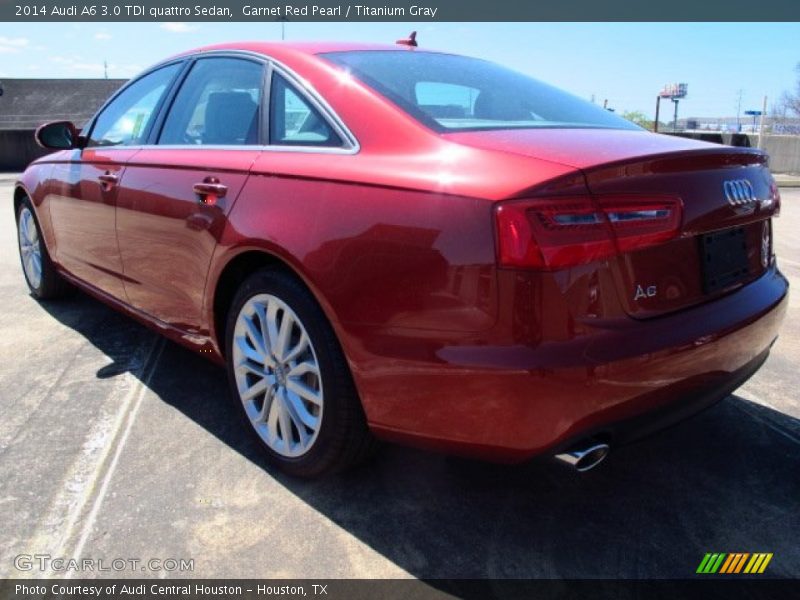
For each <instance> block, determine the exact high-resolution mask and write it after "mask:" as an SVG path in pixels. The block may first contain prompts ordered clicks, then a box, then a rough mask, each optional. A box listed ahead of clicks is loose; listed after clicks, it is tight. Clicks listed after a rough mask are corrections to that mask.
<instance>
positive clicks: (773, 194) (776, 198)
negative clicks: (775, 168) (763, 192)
mask: <svg viewBox="0 0 800 600" xmlns="http://www.w3.org/2000/svg"><path fill="white" fill-rule="evenodd" d="M769 199H770V203H771V204H772V206H773V207H774V208H773V213H772V216H773V217H777V216H778V215H779V214H781V191H780V190H779V189H778V184H777V183H775V180H774V179H773V180H772V183H770V184H769Z"/></svg>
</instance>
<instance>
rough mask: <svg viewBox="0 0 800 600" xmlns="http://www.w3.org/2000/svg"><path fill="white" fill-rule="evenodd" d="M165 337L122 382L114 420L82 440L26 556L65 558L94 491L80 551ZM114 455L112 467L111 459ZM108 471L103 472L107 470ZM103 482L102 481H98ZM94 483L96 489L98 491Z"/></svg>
mask: <svg viewBox="0 0 800 600" xmlns="http://www.w3.org/2000/svg"><path fill="white" fill-rule="evenodd" d="M164 346H165V341H164V338H162V337H160V336H158V337H156V338H154V340H153V342H152V344H151V345H150V347H149V349H148V350H147V352H146V355H145V360H144V361H143V362H142V366H141V368H140V369H139V371H138V372H137V373H132V374H125V375H123V376H122V377H120V380H121V381H122V382H123V383H124V384H125V385H126V386H129V387H128V389H127V393H126V394H125V396H124V398H123V399H122V401H121V402H120V404H119V410H117V412H116V414H115V415H114V417H113V418H105V419H101V420H100V421H99V422H98V423H97V424H96V425H95V426H94V427H93V428H92V430H91V431H90V432H89V435H87V436H86V441H85V442H84V444H83V447H82V449H81V453H80V455H79V456H78V458H77V459H76V460H75V462H74V463H73V465H72V467H71V468H70V470H69V473H68V475H67V477H66V478H65V479H64V480H63V483H62V484H61V486H60V491H59V493H58V495H57V497H56V498H55V500H54V501H53V503H52V504H51V506H50V509H49V510H48V511H47V513H45V515H44V516H43V517H42V518H41V519H40V520H39V525H38V527H37V529H36V532H35V533H34V535H32V536H31V538H30V541H29V543H28V544H27V545H28V548H29V549H30V550H31V552H30V554H49V555H50V556H52V557H54V558H55V557H58V558H66V557H67V554H66V553H67V552H68V548H69V546H70V541H71V540H72V539H74V537H75V529H76V527H77V526H78V524H79V521H80V517H81V515H82V514H83V513H84V512H85V509H86V506H87V505H88V503H89V502H90V500H91V499H92V495H93V493H94V492H95V490H97V491H98V494H97V496H96V498H95V502H94V505H93V506H92V509H91V511H90V513H89V515H88V518H87V519H86V521H85V522H84V525H83V526H82V527H81V529H80V531H79V532H78V533H79V534H80V538H79V542H78V546H76V552H72V553H70V555H72V556H76V555H77V551H79V550H81V549H82V548H83V544H84V543H85V541H86V538H87V537H88V531H89V530H90V529H91V526H92V524H93V523H94V519H95V518H96V515H97V510H98V509H99V504H100V502H101V499H102V495H103V494H104V493H105V491H106V489H107V487H108V481H109V480H110V478H111V475H112V474H113V471H114V469H115V468H116V464H117V460H118V458H119V455H120V453H121V452H122V448H123V447H124V445H125V442H126V440H127V438H128V434H129V432H130V428H131V425H132V423H133V419H134V418H135V416H136V413H137V412H138V408H139V406H140V404H141V401H142V398H143V397H144V395H145V392H146V390H147V385H148V384H149V382H150V379H151V377H152V375H153V372H154V371H155V369H156V366H157V364H158V359H159V358H160V356H161V353H162V351H163V349H164ZM112 453H113V457H112V458H111V462H110V463H109V460H108V458H109V456H111V455H112ZM106 464H108V468H107V469H105V471H104V467H105V465H106ZM101 478H102V482H101ZM98 483H99V484H100V487H99V488H98ZM54 574H56V573H55V572H53V571H52V570H47V571H44V572H41V571H34V570H31V571H27V572H22V573H19V572H16V571H15V572H14V576H15V577H25V578H40V577H52V576H53V575H54Z"/></svg>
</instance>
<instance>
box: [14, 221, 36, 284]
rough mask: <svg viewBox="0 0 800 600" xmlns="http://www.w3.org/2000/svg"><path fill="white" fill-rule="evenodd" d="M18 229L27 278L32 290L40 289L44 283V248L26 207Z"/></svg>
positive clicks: (34, 222) (20, 250) (23, 266)
mask: <svg viewBox="0 0 800 600" xmlns="http://www.w3.org/2000/svg"><path fill="white" fill-rule="evenodd" d="M17 227H18V234H19V235H18V237H19V252H20V255H21V256H22V268H23V269H24V270H25V277H27V278H28V283H29V284H30V285H31V287H32V288H38V287H39V285H40V284H41V282H42V246H41V241H40V239H39V230H38V228H37V227H36V221H35V220H34V218H33V213H31V211H30V209H29V208H27V207H24V208H23V209H22V210H21V211H20V213H19V222H18V224H17Z"/></svg>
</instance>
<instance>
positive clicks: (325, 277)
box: [13, 39, 788, 477]
mask: <svg viewBox="0 0 800 600" xmlns="http://www.w3.org/2000/svg"><path fill="white" fill-rule="evenodd" d="M404 42H405V43H403V44H401V45H387V46H373V45H358V44H324V43H316V44H285V45H284V44H267V43H235V44H225V45H218V46H212V47H206V48H202V49H199V50H194V51H191V52H186V53H184V54H182V55H179V56H176V57H173V58H170V59H168V60H166V61H164V62H162V63H160V64H158V65H156V66H154V67H152V68H150V69H149V70H147V71H146V72H144V73H143V74H142V75H140V76H138V77H136V78H134V79H133V80H132V81H130V82H129V83H127V84H126V85H125V86H124V87H123V88H122V89H120V90H119V91H118V92H117V93H116V94H115V95H114V96H113V97H112V98H111V99H110V100H108V102H107V103H106V104H105V105H104V106H103V107H102V108H101V109H100V110H99V111H98V112H97V114H96V115H95V116H94V117H93V118H92V119H91V120H90V121H89V122H88V123H85V124H79V125H80V127H78V126H76V125H75V124H72V123H68V122H63V121H62V122H54V123H49V124H47V125H44V126H42V127H40V128H39V130H38V131H37V133H36V137H37V140H38V141H39V143H40V144H41V145H42V146H44V147H46V148H49V149H52V150H54V152H53V153H51V154H49V155H47V156H45V157H43V158H41V159H39V160H36V161H34V162H33V163H32V164H31V165H30V166H29V167H28V169H27V170H26V171H25V173H24V174H23V175H22V176H21V177H20V179H19V181H18V182H17V184H16V188H15V191H14V198H13V202H14V210H15V215H16V219H17V224H18V232H19V250H20V255H21V261H22V267H23V272H24V276H25V279H26V281H27V284H28V287H29V288H30V292H31V294H32V295H33V296H34V297H35V298H37V299H39V300H50V299H55V298H57V297H59V296H62V295H64V294H65V293H67V292H69V291H70V290H71V289H72V288H74V287H77V288H80V289H81V290H83V291H85V292H87V293H89V294H91V295H93V296H95V297H97V298H99V299H100V300H102V301H104V302H107V303H108V304H110V305H112V306H113V307H115V308H117V309H119V310H121V311H123V312H125V313H127V314H128V315H130V316H131V317H133V318H136V319H138V320H140V321H142V322H143V323H145V324H147V325H149V326H151V327H153V328H154V329H155V330H156V331H158V332H161V333H163V334H164V335H166V336H167V337H168V338H170V339H172V340H174V341H175V342H177V343H179V344H183V345H184V346H187V347H189V348H192V349H194V350H196V351H198V352H201V353H202V355H203V356H206V357H209V358H211V359H212V360H213V361H215V362H216V363H219V364H221V365H225V367H226V368H227V373H228V378H229V381H230V394H231V396H232V398H233V400H234V406H235V410H237V411H239V412H240V414H241V416H242V418H243V422H244V423H243V424H244V426H245V427H247V429H248V430H249V431H250V432H251V433H252V434H253V435H254V436H255V438H256V439H257V440H258V442H259V443H260V445H261V446H262V447H263V449H264V450H265V452H266V455H267V457H268V458H269V459H270V461H272V463H274V464H275V465H277V466H278V467H280V468H282V469H284V470H285V471H287V472H289V473H291V474H294V475H297V476H304V477H312V476H316V475H321V474H323V473H328V472H333V471H336V470H340V469H343V468H345V467H347V466H349V465H352V464H354V463H356V462H358V461H359V460H362V459H363V458H364V457H365V456H366V455H368V453H369V452H370V450H371V448H372V447H373V446H374V440H378V439H384V440H390V441H394V442H400V443H407V444H412V445H417V446H421V447H425V448H430V449H438V450H441V451H445V452H450V453H457V454H463V455H470V456H475V457H479V458H484V459H489V460H497V461H510V462H513V461H523V460H526V459H528V458H531V457H534V456H537V455H549V454H553V455H559V456H560V457H561V458H563V459H564V460H566V461H567V462H569V463H570V464H572V465H574V467H575V468H577V469H578V470H585V469H589V468H591V467H593V466H594V465H596V464H597V463H599V462H600V461H601V460H603V458H605V456H606V454H607V453H608V451H609V448H610V447H613V446H614V445H617V444H623V443H627V442H628V441H630V440H632V439H634V438H637V437H639V436H641V435H643V434H646V433H648V432H650V431H653V430H655V429H658V428H662V427H664V426H666V425H669V424H671V423H674V422H676V421H678V420H679V419H681V418H683V417H685V416H688V415H690V414H692V413H696V412H697V411H699V410H701V409H703V408H705V407H707V406H709V405H711V404H712V403H713V402H715V401H717V400H720V399H721V398H724V397H725V396H726V395H728V394H730V393H731V392H732V391H733V390H735V389H736V388H737V387H738V386H740V385H741V384H742V383H743V382H744V381H745V380H746V379H747V378H748V377H750V376H751V375H752V374H753V373H754V372H755V371H756V370H757V369H758V368H759V367H760V366H761V364H762V363H763V362H764V361H765V360H766V358H767V355H768V353H769V350H770V347H771V346H772V344H773V342H774V341H775V339H776V336H777V334H778V329H779V325H780V323H781V320H782V318H783V316H784V313H785V310H786V305H787V294H788V284H787V281H786V279H785V278H784V277H783V276H782V275H781V273H780V272H779V270H778V268H777V265H776V261H775V257H774V254H773V244H772V225H771V222H772V219H773V218H774V217H776V216H777V215H778V213H779V210H780V196H779V192H778V189H777V187H776V185H775V182H774V180H773V178H772V176H771V175H770V172H769V169H768V158H767V156H766V155H765V154H764V153H763V152H761V151H759V150H756V149H752V148H734V147H728V146H722V145H712V144H707V143H703V142H699V141H693V140H688V139H682V138H679V137H673V136H665V135H658V134H654V133H650V132H648V131H645V130H643V129H641V128H639V127H638V126H636V125H634V124H632V123H629V122H628V121H626V120H624V119H622V118H620V117H618V116H616V115H614V114H613V113H611V112H609V111H607V110H604V109H603V108H600V107H598V106H595V105H594V104H592V103H589V102H586V101H583V100H581V99H579V98H576V97H574V96H571V95H569V94H567V93H565V92H562V91H560V90H558V89H555V88H553V87H550V86H548V85H546V84H544V83H541V82H539V81H537V80H535V79H532V78H530V77H528V76H526V75H522V74H520V73H517V72H514V71H512V70H509V69H506V68H504V67H501V66H497V65H495V64H492V63H490V62H486V61H484V60H479V59H475V58H467V57H463V56H457V55H453V54H448V53H440V52H431V51H425V50H422V49H420V48H418V47H416V46H415V42H414V40H413V39H409V40H405V41H404Z"/></svg>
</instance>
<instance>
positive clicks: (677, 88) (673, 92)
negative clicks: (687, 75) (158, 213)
mask: <svg viewBox="0 0 800 600" xmlns="http://www.w3.org/2000/svg"><path fill="white" fill-rule="evenodd" d="M688 89H689V84H688V83H668V84H667V85H665V86H664V89H663V90H661V92H659V94H658V95H659V96H661V97H662V98H685V97H686V94H687V92H688Z"/></svg>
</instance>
